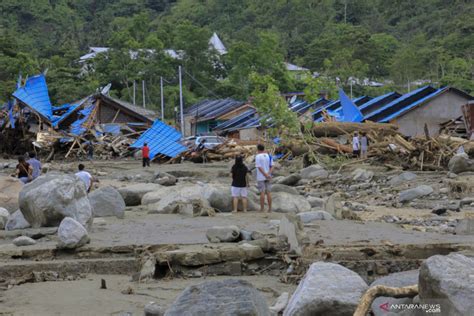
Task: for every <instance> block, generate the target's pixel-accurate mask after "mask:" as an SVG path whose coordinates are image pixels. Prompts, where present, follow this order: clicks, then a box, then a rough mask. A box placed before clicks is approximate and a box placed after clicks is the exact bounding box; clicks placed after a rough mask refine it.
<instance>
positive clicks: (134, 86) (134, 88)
mask: <svg viewBox="0 0 474 316" xmlns="http://www.w3.org/2000/svg"><path fill="white" fill-rule="evenodd" d="M135 90H136V83H135V80H133V105H135V93H136V91H135Z"/></svg>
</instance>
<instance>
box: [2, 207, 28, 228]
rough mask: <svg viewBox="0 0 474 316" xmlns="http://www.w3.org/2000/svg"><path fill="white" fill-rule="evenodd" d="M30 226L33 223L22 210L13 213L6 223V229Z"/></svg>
mask: <svg viewBox="0 0 474 316" xmlns="http://www.w3.org/2000/svg"><path fill="white" fill-rule="evenodd" d="M28 227H31V225H30V223H28V221H27V220H26V219H25V217H24V216H23V213H22V212H21V211H20V210H18V211H16V212H14V213H13V214H11V215H10V216H9V217H8V220H7V223H6V224H5V230H16V229H25V228H28Z"/></svg>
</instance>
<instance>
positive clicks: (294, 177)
mask: <svg viewBox="0 0 474 316" xmlns="http://www.w3.org/2000/svg"><path fill="white" fill-rule="evenodd" d="M300 180H301V176H300V175H299V174H297V173H292V174H290V175H289V176H287V177H283V178H281V179H280V180H278V181H277V182H276V183H278V184H284V185H296V184H297V183H298V181H300Z"/></svg>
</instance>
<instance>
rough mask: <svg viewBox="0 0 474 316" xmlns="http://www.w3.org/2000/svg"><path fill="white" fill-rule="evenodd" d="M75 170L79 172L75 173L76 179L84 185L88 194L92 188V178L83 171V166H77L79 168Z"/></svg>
mask: <svg viewBox="0 0 474 316" xmlns="http://www.w3.org/2000/svg"><path fill="white" fill-rule="evenodd" d="M77 169H79V171H78V172H77V173H76V177H78V178H79V179H80V180H81V181H82V182H84V184H85V185H86V191H87V193H89V192H90V190H91V186H92V176H91V174H90V173H89V172H87V171H86V170H85V166H84V165H83V164H79V166H77Z"/></svg>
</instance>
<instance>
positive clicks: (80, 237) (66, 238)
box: [58, 217, 90, 249]
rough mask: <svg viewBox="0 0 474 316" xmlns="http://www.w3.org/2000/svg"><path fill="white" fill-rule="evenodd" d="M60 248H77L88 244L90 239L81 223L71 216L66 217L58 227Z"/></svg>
mask: <svg viewBox="0 0 474 316" xmlns="http://www.w3.org/2000/svg"><path fill="white" fill-rule="evenodd" d="M58 237H59V242H58V248H60V249H75V248H79V247H82V246H84V245H85V244H87V243H88V242H89V241H90V239H89V235H88V234H87V230H86V229H85V228H84V226H82V224H81V223H79V222H78V221H76V220H75V219H73V218H71V217H65V218H64V219H63V220H62V221H61V224H60V225H59V227H58Z"/></svg>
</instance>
